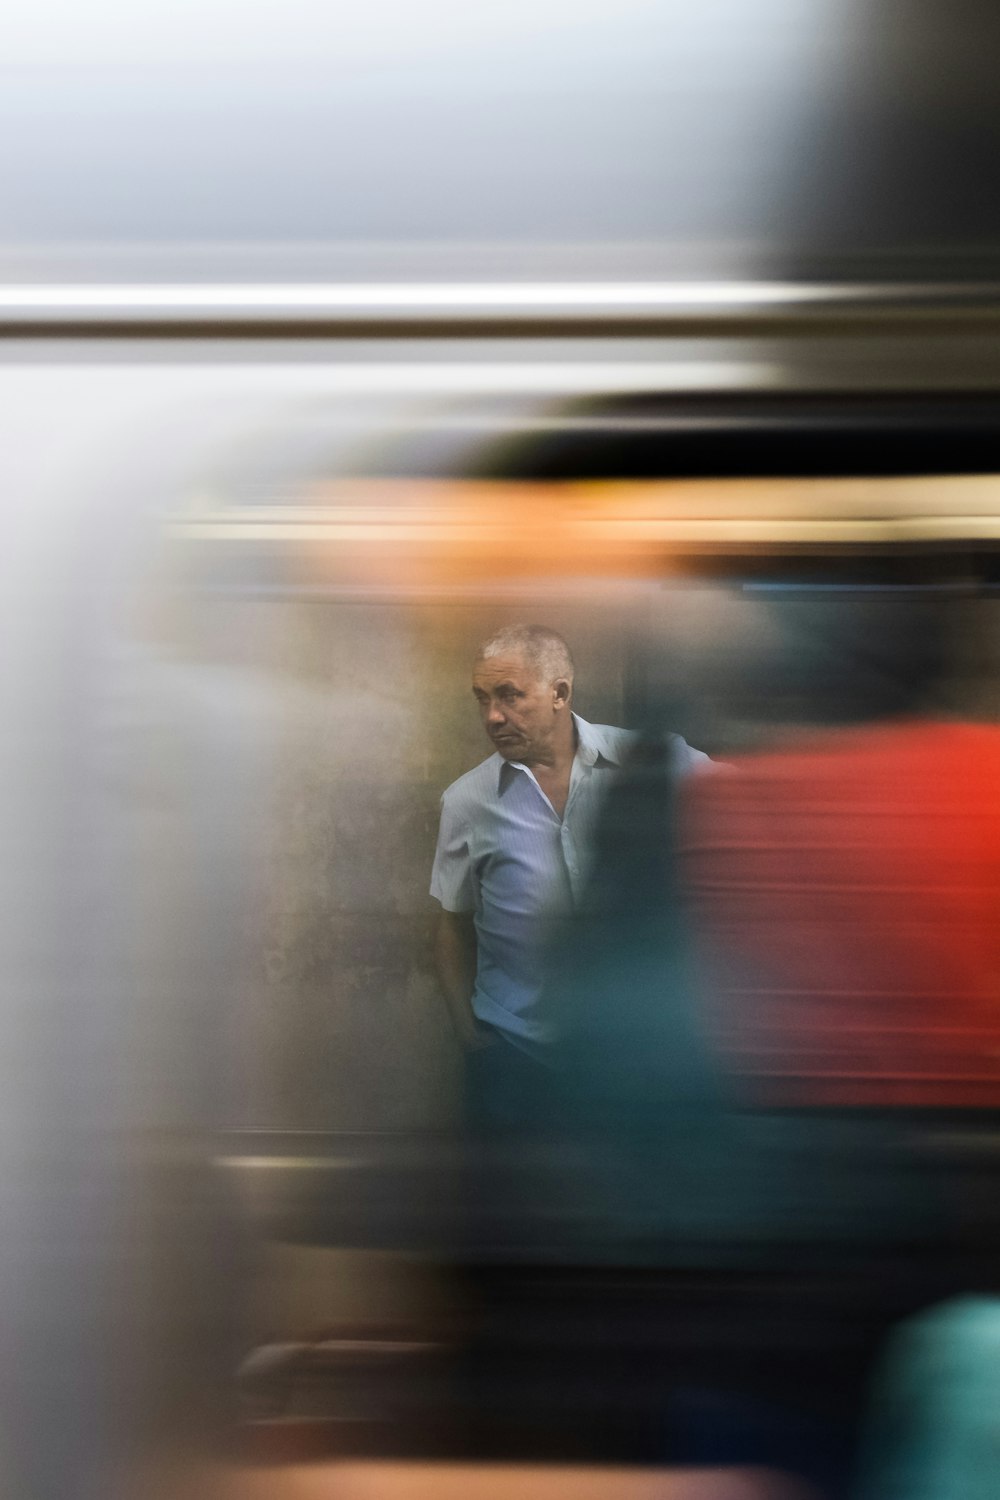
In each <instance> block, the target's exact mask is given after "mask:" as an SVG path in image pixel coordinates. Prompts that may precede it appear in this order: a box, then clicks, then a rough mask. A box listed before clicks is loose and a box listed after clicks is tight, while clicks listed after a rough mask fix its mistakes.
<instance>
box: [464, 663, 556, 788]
mask: <svg viewBox="0 0 1000 1500" xmlns="http://www.w3.org/2000/svg"><path fill="white" fill-rule="evenodd" d="M472 691H473V693H474V694H475V697H476V702H477V703H478V704H479V712H480V715H481V717H482V720H483V728H484V729H485V730H486V733H487V735H488V736H489V739H490V743H491V744H492V746H493V748H494V749H495V750H498V751H499V752H500V754H501V755H502V756H503V758H504V760H517V761H521V762H522V764H524V765H527V766H530V765H535V764H542V763H544V762H546V761H548V760H549V759H550V757H551V750H552V745H553V742H554V738H555V735H556V733H557V730H558V728H559V725H560V724H561V723H562V722H564V721H565V719H566V718H567V717H568V714H569V684H568V683H566V682H563V681H559V682H554V683H547V682H545V681H543V680H542V679H541V678H539V676H538V673H537V671H536V670H535V668H534V667H532V666H531V665H530V663H528V662H526V661H525V660H524V658H523V657H522V656H518V655H511V656H491V657H488V658H487V659H486V660H485V661H478V662H476V666H475V670H474V672H473V674H472Z"/></svg>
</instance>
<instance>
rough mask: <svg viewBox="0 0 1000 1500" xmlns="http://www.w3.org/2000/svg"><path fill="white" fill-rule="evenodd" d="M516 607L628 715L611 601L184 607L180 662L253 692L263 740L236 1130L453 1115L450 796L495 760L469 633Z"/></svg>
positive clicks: (604, 712)
mask: <svg viewBox="0 0 1000 1500" xmlns="http://www.w3.org/2000/svg"><path fill="white" fill-rule="evenodd" d="M519 618H531V619H541V620H543V621H544V622H545V623H548V624H551V625H553V626H554V627H555V628H557V629H559V630H561V631H563V632H564V633H565V635H566V636H567V638H568V639H569V640H570V642H571V645H572V647H573V649H574V651H575V654H576V657H577V671H578V677H577V684H578V689H577V706H578V707H579V709H580V711H581V712H582V713H583V714H584V715H585V716H586V717H588V718H591V719H593V720H596V721H598V722H611V723H620V722H621V720H622V703H623V663H624V652H625V640H626V627H625V619H624V616H623V614H622V613H621V612H620V611H617V610H615V609H614V608H608V607H607V606H603V607H601V606H599V607H597V608H595V607H593V606H591V605H586V604H583V603H572V604H568V603H566V602H564V601H560V603H559V605H558V607H552V608H546V607H545V606H544V603H543V602H539V601H538V600H535V601H532V603H531V605H530V606H529V605H528V604H527V603H526V604H525V605H524V606H523V607H519V608H511V607H507V606H506V605H505V606H504V607H502V608H497V607H488V606H484V605H476V604H450V603H449V604H445V605H404V604H394V603H388V604H384V605H383V604H355V603H340V602H284V601H282V602H226V601H223V602H219V601H214V602H208V603H203V604H200V605H198V606H196V607H194V608H188V609H187V611H186V613H185V615H184V618H183V627H182V629H181V631H180V633H179V634H180V638H179V640H178V641H176V642H175V645H174V652H175V654H176V655H179V656H181V657H184V658H185V659H186V661H187V664H188V665H187V670H188V671H189V672H195V673H202V674H206V675H205V677H204V681H205V683H206V684H211V683H213V682H215V681H216V680H217V679H218V677H219V675H220V674H222V675H224V676H225V677H226V679H227V680H231V679H232V678H233V676H235V677H237V678H238V677H244V678H245V680H246V681H247V682H251V683H253V684H254V691H253V697H254V700H255V708H254V712H253V714H252V715H251V716H250V717H249V718H248V721H247V724H248V728H247V733H248V734H250V735H253V734H256V735H258V736H259V738H260V742H261V746H262V747H263V753H262V754H261V755H260V756H259V757H258V764H257V768H256V774H255V780H254V785H255V788H256V790H255V792H254V794H253V806H252V808H249V809H248V816H249V817H250V818H251V819H252V822H253V827H254V833H253V836H252V840H251V842H252V844H253V846H254V853H253V854H252V856H250V857H251V858H252V859H253V860H254V862H255V864H256V867H257V868H256V872H255V873H256V879H255V880H254V881H253V882H252V885H251V887H250V889H251V890H252V896H251V897H250V898H249V900H248V903H247V908H246V924H245V929H244V939H245V960H246V961H245V964H243V965H241V968H242V969H243V971H244V973H245V979H244V981H243V983H244V985H245V989H244V990H243V991H242V994H241V997H240V998H239V1000H238V1001H237V1002H236V1008H235V1013H234V1014H233V1015H231V1016H230V1017H229V1018H228V1020H227V1023H226V1028H225V1029H226V1032H227V1035H228V1036H229V1038H230V1053H231V1061H232V1063H233V1067H232V1077H231V1080H230V1089H231V1092H230V1095H229V1102H228V1103H227V1106H226V1112H227V1114H228V1116H229V1121H230V1123H234V1124H239V1125H247V1126H256V1127H266V1128H276V1129H303V1130H308V1129H317V1130H325V1129H340V1130H395V1129H407V1128H414V1127H435V1126H443V1125H446V1124H447V1123H448V1122H449V1120H451V1119H452V1118H453V1115H454V1109H455V1104H456V1098H457V1086H458V1078H459V1069H460V1056H459V1053H458V1049H457V1048H456V1045H455V1043H454V1039H453V1036H452V1032H451V1026H450V1022H449V1020H448V1017H447V1013H446V1010H445V1008H444V1004H443V1001H442V999H441V997H440V995H439V993H438V990H437V986H436V983H435V980H434V977H433V972H432V962H431V936H432V932H433V926H434V921H435V916H436V912H437V910H438V908H437V904H436V903H435V902H434V901H433V900H432V898H431V897H430V896H429V894H428V883H429V879H430V870H431V862H432V858H433V853H434V844H435V838H436V833H437V818H438V800H439V797H440V795H441V792H442V791H443V790H444V788H445V787H446V786H447V785H448V784H449V783H450V782H451V781H452V780H454V779H455V777H456V776H459V775H461V774H462V773H463V772H464V771H466V770H468V769H470V768H471V767H472V766H474V765H476V764H477V763H478V762H479V761H480V760H482V759H484V758H485V756H486V755H487V754H489V753H490V752H489V746H488V745H487V743H486V741H485V738H484V737H483V732H482V728H481V726H480V724H479V720H478V715H477V713H476V710H475V705H474V703H473V700H472V695H471V691H470V687H471V664H472V658H473V656H474V652H475V647H476V644H477V642H478V641H479V640H481V639H482V638H483V637H484V636H486V635H487V634H488V633H489V632H490V631H491V630H493V629H495V628H496V627H497V626H498V625H499V624H502V623H505V622H507V621H510V620H512V619H519ZM254 725H256V728H254V727H253V726H254ZM213 774H214V773H213V772H212V771H211V770H209V769H207V768H206V767H205V766H204V765H203V766H201V767H199V768H198V775H199V776H200V777H202V778H211V776H212V775H213ZM209 800H211V799H209ZM201 1003H203V1004H204V1005H205V1006H206V1007H211V1006H212V1004H213V996H212V995H211V994H205V995H204V996H203V997H202V1001H201ZM233 1003H234V1002H233V1001H232V999H230V1000H229V1002H228V1004H229V1005H230V1006H232V1005H233Z"/></svg>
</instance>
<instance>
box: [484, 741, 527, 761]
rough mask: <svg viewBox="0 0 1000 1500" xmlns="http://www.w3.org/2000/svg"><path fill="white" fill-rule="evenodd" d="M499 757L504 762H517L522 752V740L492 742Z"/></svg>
mask: <svg viewBox="0 0 1000 1500" xmlns="http://www.w3.org/2000/svg"><path fill="white" fill-rule="evenodd" d="M490 743H491V744H492V746H493V748H494V750H496V752H497V754H498V755H502V756H503V758H504V760H517V759H518V758H519V755H520V751H521V741H520V740H491V742H490Z"/></svg>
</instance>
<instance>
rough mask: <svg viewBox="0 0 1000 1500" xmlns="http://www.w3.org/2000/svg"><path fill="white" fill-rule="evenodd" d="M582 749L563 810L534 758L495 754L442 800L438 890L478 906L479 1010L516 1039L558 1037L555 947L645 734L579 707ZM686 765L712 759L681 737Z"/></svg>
mask: <svg viewBox="0 0 1000 1500" xmlns="http://www.w3.org/2000/svg"><path fill="white" fill-rule="evenodd" d="M573 722H574V724H575V726H576V735H577V751H576V755H575V756H574V759H573V769H572V772H571V775H570V783H569V795H568V797H567V799H566V807H565V810H564V812H563V815H562V817H561V818H560V817H559V815H558V813H557V812H556V811H555V809H554V808H553V806H552V804H551V802H550V801H549V799H548V797H546V795H545V793H544V792H543V791H542V789H541V787H540V786H539V785H538V782H537V781H536V780H535V777H534V775H533V774H532V772H531V770H530V768H529V767H528V766H524V765H521V764H520V763H519V762H517V761H507V760H505V759H504V758H503V756H502V755H491V756H490V757H489V759H488V760H484V761H483V762H482V764H481V765H478V766H476V768H475V770H472V771H468V772H467V773H466V774H465V775H464V776H460V777H459V779H458V780H457V781H455V782H453V783H452V784H451V786H450V787H449V788H448V790H447V791H446V792H445V794H444V796H443V797H442V798H441V827H440V831H439V834H438V844H437V852H436V854H435V856H434V871H433V874H432V877H431V895H432V896H434V897H436V899H437V900H438V901H440V903H441V905H442V906H443V907H444V909H445V911H451V912H468V913H474V914H475V926H476V941H477V967H476V988H475V993H474V995H473V999H472V1008H473V1010H474V1012H475V1014H476V1016H477V1017H478V1018H479V1019H480V1020H481V1021H484V1022H486V1023H488V1024H489V1025H491V1026H495V1027H497V1028H498V1030H500V1031H502V1032H503V1033H504V1035H505V1036H506V1037H507V1038H508V1039H509V1040H510V1041H512V1042H514V1043H515V1044H516V1045H518V1046H520V1047H523V1048H525V1049H526V1050H529V1051H530V1050H533V1049H534V1048H535V1047H536V1046H537V1045H540V1044H544V1043H545V1042H546V1041H548V1040H550V1035H549V1027H548V1025H547V1024H546V1021H545V1018H544V1017H543V1015H542V1012H541V1004H540V1000H541V992H542V988H543V983H544V973H543V966H544V961H545V952H546V948H547V945H548V944H549V942H550V941H551V938H552V936H553V932H554V929H555V927H556V925H557V924H558V923H559V922H560V921H565V920H566V918H567V917H570V916H571V915H572V913H573V911H574V910H575V909H576V907H577V904H578V902H579V901H580V898H581V897H582V895H583V893H584V890H585V888H586V884H587V878H588V875H589V873H590V861H591V857H592V851H593V848H594V838H595V834H596V831H597V824H598V818H599V816H600V811H601V807H602V804H603V801H604V797H605V794H606V792H607V790H608V787H609V784H610V782H611V781H612V779H613V776H614V772H615V771H616V770H617V769H618V767H619V766H620V765H621V764H622V761H623V760H624V759H625V758H626V756H627V754H628V750H629V747H630V745H631V744H632V743H633V742H634V740H635V738H636V736H635V734H634V733H633V732H632V731H631V730H628V729H614V728H612V727H611V725H609V724H588V723H587V721H586V720H585V719H581V718H580V717H579V715H578V714H574V715H573ZM674 747H675V760H674V763H675V766H676V767H677V770H678V772H679V773H681V774H684V773H685V772H687V771H690V770H693V769H695V767H696V766H698V765H699V764H702V763H704V764H705V765H709V764H711V762H710V761H709V759H708V756H707V755H704V754H703V753H702V752H701V751H700V750H692V749H691V747H690V745H688V744H687V743H686V742H685V741H684V740H682V739H681V738H680V736H675V737H674Z"/></svg>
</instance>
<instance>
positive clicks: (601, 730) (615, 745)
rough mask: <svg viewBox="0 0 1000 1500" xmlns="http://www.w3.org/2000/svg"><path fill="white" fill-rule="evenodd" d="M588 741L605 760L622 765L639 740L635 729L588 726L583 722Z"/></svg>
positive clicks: (609, 725)
mask: <svg viewBox="0 0 1000 1500" xmlns="http://www.w3.org/2000/svg"><path fill="white" fill-rule="evenodd" d="M582 728H583V729H584V730H585V733H586V737H587V739H588V741H589V742H590V743H591V744H592V745H593V746H594V748H595V750H597V751H599V752H600V754H601V755H603V756H604V758H605V760H610V761H612V762H613V763H614V764H615V765H621V764H622V762H623V761H625V760H626V759H627V758H628V756H629V754H630V752H631V750H632V748H633V746H634V745H635V744H636V742H637V741H638V739H639V735H638V733H637V732H636V730H634V729H619V728H618V726H617V725H615V724H588V723H587V722H586V721H585V720H584V721H582Z"/></svg>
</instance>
